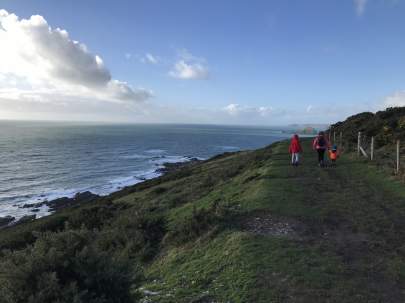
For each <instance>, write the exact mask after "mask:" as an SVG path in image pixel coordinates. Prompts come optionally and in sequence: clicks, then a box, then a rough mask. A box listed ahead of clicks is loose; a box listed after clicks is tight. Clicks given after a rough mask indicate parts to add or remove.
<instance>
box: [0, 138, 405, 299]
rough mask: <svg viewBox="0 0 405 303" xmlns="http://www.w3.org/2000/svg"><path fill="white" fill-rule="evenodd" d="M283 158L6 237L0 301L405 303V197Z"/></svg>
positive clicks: (372, 175) (127, 193)
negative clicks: (292, 163)
mask: <svg viewBox="0 0 405 303" xmlns="http://www.w3.org/2000/svg"><path fill="white" fill-rule="evenodd" d="M287 147H288V143H286V142H280V143H276V144H273V145H271V146H269V147H267V148H264V149H260V150H257V151H251V152H239V153H230V154H225V155H221V156H218V157H216V158H213V159H211V160H209V161H205V162H202V163H197V164H193V165H191V166H188V167H185V168H182V169H181V170H178V171H175V172H172V173H169V174H167V175H165V176H163V177H161V178H158V179H154V180H150V181H147V182H145V183H142V184H138V185H136V186H134V187H131V188H128V189H125V190H123V191H121V192H118V193H116V194H113V195H111V196H109V197H106V198H103V199H100V200H99V201H97V202H95V203H91V204H87V205H86V206H81V207H78V208H72V209H67V210H64V211H61V212H59V213H57V214H55V215H52V216H49V217H47V218H44V219H41V220H37V221H35V222H33V223H28V224H25V225H20V226H16V227H14V228H10V229H7V230H2V231H0V248H1V250H2V252H1V259H0V302H42V303H44V302H45V303H46V302H311V303H313V302H405V293H404V291H405V246H404V239H405V187H404V186H403V185H402V184H400V183H399V182H398V181H396V180H394V179H391V178H390V177H388V176H387V175H385V174H384V173H382V172H381V171H378V170H377V169H376V168H375V167H374V166H370V165H368V164H367V163H366V162H364V161H363V160H358V159H356V158H352V157H351V155H350V154H346V155H344V156H343V157H342V159H340V161H339V164H338V166H337V167H336V168H328V169H321V168H319V167H317V166H316V156H315V154H314V152H313V151H311V150H310V142H309V141H305V143H304V149H305V153H304V155H303V165H302V166H300V167H298V168H295V167H291V166H290V165H289V155H288V154H287V153H286V151H287V150H288V148H287Z"/></svg>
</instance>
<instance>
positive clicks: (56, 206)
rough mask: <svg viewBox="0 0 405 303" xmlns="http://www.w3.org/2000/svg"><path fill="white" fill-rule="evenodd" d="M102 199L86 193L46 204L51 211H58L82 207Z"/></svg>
mask: <svg viewBox="0 0 405 303" xmlns="http://www.w3.org/2000/svg"><path fill="white" fill-rule="evenodd" d="M98 198H100V196H99V195H96V194H93V193H92V192H89V191H85V192H82V193H77V194H76V195H75V196H74V197H73V198H67V197H63V198H59V199H55V200H52V201H49V202H46V203H45V205H47V206H48V207H49V209H50V211H57V210H60V209H62V208H66V207H69V206H73V205H80V204H82V203H87V202H91V201H94V200H96V199H98Z"/></svg>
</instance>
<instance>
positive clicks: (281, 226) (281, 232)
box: [242, 213, 304, 238]
mask: <svg viewBox="0 0 405 303" xmlns="http://www.w3.org/2000/svg"><path fill="white" fill-rule="evenodd" d="M242 230H244V231H247V232H250V233H253V234H257V235H262V236H278V237H283V236H284V237H289V238H300V235H301V234H302V233H303V231H304V226H303V224H302V223H300V222H297V221H294V220H291V219H286V218H279V217H275V216H273V215H272V214H270V213H262V214H255V215H253V216H250V217H248V218H247V219H246V220H245V221H244V222H243V223H242Z"/></svg>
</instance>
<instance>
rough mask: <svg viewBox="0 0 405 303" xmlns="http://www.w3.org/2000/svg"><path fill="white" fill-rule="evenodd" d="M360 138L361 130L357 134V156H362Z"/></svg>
mask: <svg viewBox="0 0 405 303" xmlns="http://www.w3.org/2000/svg"><path fill="white" fill-rule="evenodd" d="M360 139H361V132H359V134H358V136H357V156H358V157H360Z"/></svg>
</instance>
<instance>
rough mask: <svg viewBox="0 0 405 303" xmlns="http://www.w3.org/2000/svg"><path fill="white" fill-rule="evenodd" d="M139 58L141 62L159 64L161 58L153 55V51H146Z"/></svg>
mask: <svg viewBox="0 0 405 303" xmlns="http://www.w3.org/2000/svg"><path fill="white" fill-rule="evenodd" d="M137 57H138V60H139V61H140V62H141V63H148V64H153V65H156V64H159V63H160V61H161V60H160V58H159V57H157V56H154V55H152V54H151V53H146V54H145V55H138V56H137Z"/></svg>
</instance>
